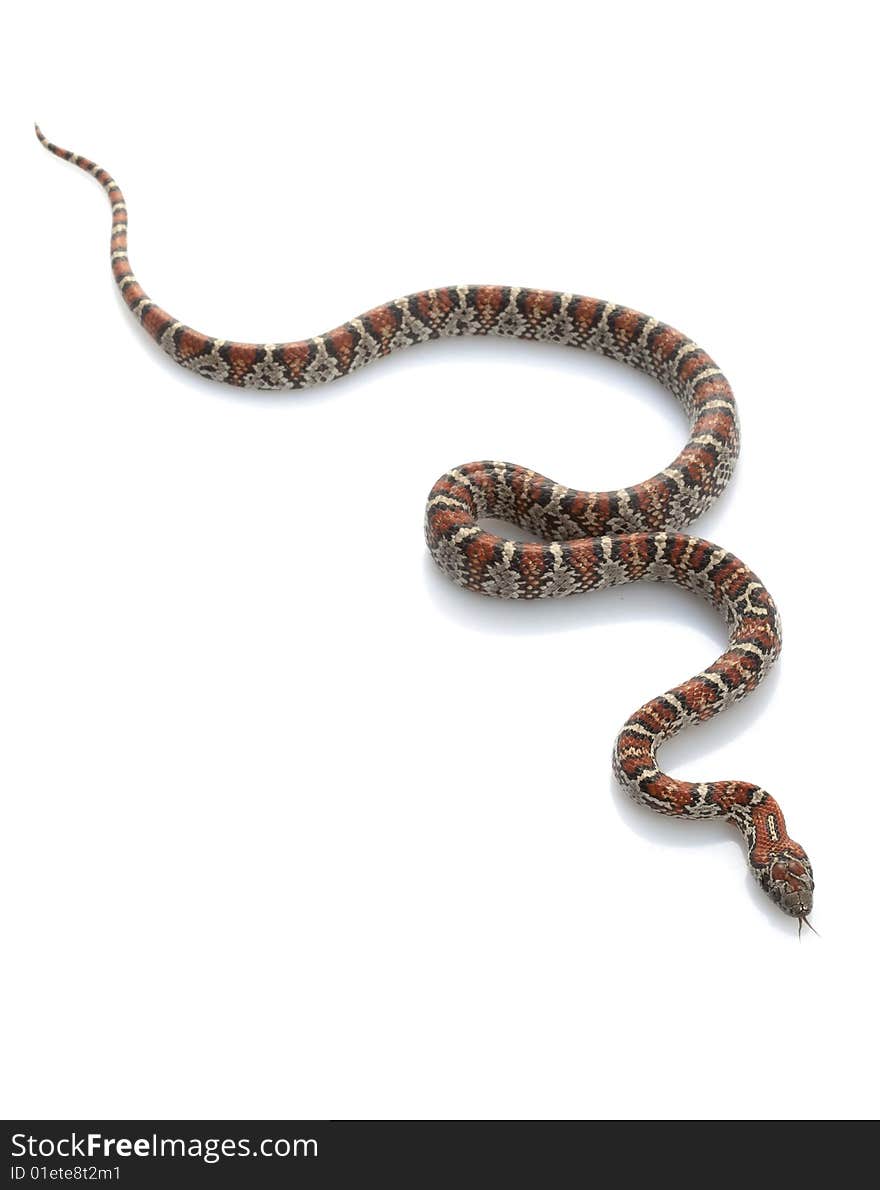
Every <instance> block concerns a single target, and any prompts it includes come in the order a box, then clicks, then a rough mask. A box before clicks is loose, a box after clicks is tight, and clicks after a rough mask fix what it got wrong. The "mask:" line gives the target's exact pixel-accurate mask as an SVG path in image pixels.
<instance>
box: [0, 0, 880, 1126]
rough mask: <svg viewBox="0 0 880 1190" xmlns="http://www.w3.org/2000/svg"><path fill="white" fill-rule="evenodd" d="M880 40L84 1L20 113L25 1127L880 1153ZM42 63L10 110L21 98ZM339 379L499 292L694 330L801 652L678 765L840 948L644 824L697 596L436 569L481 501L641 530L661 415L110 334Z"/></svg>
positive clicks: (517, 18)
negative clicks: (295, 1127)
mask: <svg viewBox="0 0 880 1190" xmlns="http://www.w3.org/2000/svg"><path fill="white" fill-rule="evenodd" d="M869 7H870V6H868V5H866V4H865V5H862V4H847V3H838V4H835V5H833V6H831V7H829V6H826V5H814V4H803V3H798V4H773V3H770V4H768V3H761V4H754V5H750V4H741V5H737V6H733V5H727V4H725V5H721V4H714V5H713V4H683V3H671V4H663V5H655V4H628V5H607V4H601V5H600V4H593V3H584V4H575V3H568V4H567V3H557V4H553V5H535V4H532V3H530V4H516V3H507V4H497V5H496V4H479V3H468V4H461V3H455V2H450V0H444V2H443V3H442V4H441V5H417V4H413V3H398V2H394V3H377V4H362V3H358V4H354V3H336V4H334V5H332V6H329V5H319V4H317V3H313V4H302V5H288V6H282V5H278V6H275V5H273V4H264V3H260V2H257V0H254V2H251V3H250V4H248V5H241V4H232V3H214V4H210V5H204V6H201V5H200V6H196V5H189V6H187V5H174V6H168V7H167V8H165V9H162V8H160V9H156V7H155V6H152V7H149V6H143V5H127V6H125V5H123V6H121V5H119V4H116V3H114V4H106V5H105V4H94V3H93V4H79V5H76V6H69V5H62V4H53V3H48V4H47V3H44V4H41V5H39V6H32V8H33V10H34V12H35V13H38V16H36V17H35V18H34V24H33V25H31V26H30V27H29V26H26V25H25V24H22V25H21V26H20V28H19V29H18V30H15V29H13V30H12V34H14V36H13V37H12V40H11V42H10V45H11V46H12V51H13V52H12V59H13V60H11V61H10V63H9V64H8V68H7V70H6V77H5V80H4V84H3V85H4V88H5V90H6V95H5V97H4V103H3V113H4V114H3V123H4V137H3V143H4V145H5V150H6V160H7V165H8V167H9V168H8V175H7V182H6V185H5V186H4V193H5V196H6V201H7V204H8V205H7V208H6V209H7V215H6V218H5V246H4V274H5V276H4V285H3V290H4V295H3V302H4V306H5V308H6V312H5V314H4V318H3V325H4V327H5V331H4V344H3V372H4V379H3V406H2V407H3V429H2V443H0V485H2V486H0V497H2V574H3V577H2V590H0V600H2V607H0V624H2V650H3V653H2V678H0V681H2V728H3V744H2V750H0V766H2V773H0V776H2V792H3V798H4V804H5V808H4V812H3V820H2V821H3V835H4V845H3V865H2V867H3V873H2V876H3V884H4V886H5V889H4V892H3V898H2V903H3V906H4V916H5V918H6V926H5V936H6V939H7V942H6V944H5V945H4V948H3V949H4V952H5V959H4V963H5V975H4V978H3V993H2V994H3V999H4V1012H3V1026H4V1030H5V1032H6V1037H5V1039H4V1044H3V1055H4V1056H3V1079H2V1082H3V1098H2V1103H0V1108H2V1111H3V1114H5V1115H11V1114H15V1115H18V1116H34V1117H46V1116H53V1115H55V1116H66V1117H78V1116H89V1115H92V1116H98V1117H111V1118H112V1117H115V1118H120V1117H121V1118H125V1117H143V1116H149V1115H155V1116H163V1117H175V1116H178V1117H186V1116H204V1117H209V1118H210V1117H231V1118H238V1117H248V1116H252V1117H260V1116H263V1117H279V1118H284V1117H297V1116H310V1117H325V1116H337V1117H348V1116H367V1117H396V1116H404V1117H433V1116H440V1117H451V1116H464V1117H472V1116H489V1117H531V1116H539V1117H544V1116H564V1117H593V1116H600V1117H605V1116H610V1117H654V1116H660V1117H669V1116H676V1117H734V1118H739V1117H750V1116H757V1117H822V1116H831V1117H846V1116H857V1117H864V1116H872V1115H876V1113H877V1110H878V1092H877V1077H876V1069H877V1067H876V1063H877V1059H878V1017H877V1012H876V996H877V974H878V971H877V957H876V955H877V948H876V941H877V912H878V881H880V872H878V851H880V810H878V797H877V765H876V761H875V759H874V745H875V740H876V735H877V729H876V725H875V723H874V717H875V715H876V710H877V701H876V690H877V682H876V663H877V657H876V614H875V591H876V587H875V585H874V584H875V579H874V573H875V568H876V559H877V553H876V496H875V492H876V488H875V485H874V480H875V475H876V453H875V450H874V445H873V444H874V442H875V441H876V438H875V434H876V430H877V395H878V393H877V373H876V370H875V368H874V367H873V360H874V356H875V354H876V350H877V344H876V329H875V328H876V325H877V316H878V309H877V301H876V294H877V290H876V273H877V265H878V257H877V242H876V238H875V227H874V221H875V214H876V203H877V193H876V189H875V187H874V182H873V177H872V176H871V172H870V171H871V170H872V169H873V166H874V164H875V162H876V117H877V94H876V90H875V89H874V87H873V85H872V84H871V82H870V75H871V74H872V73H873V70H874V63H873V60H872V55H871V54H870V53H869V50H870V47H871V45H872V44H874V39H873V36H872V32H871V30H870V29H869V28H868V13H869ZM16 55H18V56H17V58H16ZM34 118H37V119H39V120H40V122H41V123H42V126H43V128H44V130H45V132H46V133H47V135H48V136H49V137H50V139H52V140H55V141H56V142H58V143H60V144H62V145H65V146H67V147H70V148H72V149H74V150H76V151H77V152H79V153H82V154H84V155H88V156H91V157H93V158H94V159H96V160H98V161H99V162H100V163H101V164H103V165H106V167H107V168H108V169H110V170H111V171H112V172H113V173H114V175H115V177H116V178H117V179H118V180H119V182H120V183H121V185H122V187H123V189H124V191H125V194H126V198H127V199H128V204H129V212H130V218H131V237H130V244H131V256H132V260H133V263H134V266H135V268H136V270H137V272H138V274H139V278H140V280H141V281H142V283H143V284H144V286H145V288H146V289H147V292H148V293H150V294H151V295H152V296H153V297H154V298H155V299H156V300H157V301H159V302H160V303H161V304H162V305H164V306H165V307H166V308H167V309H169V310H171V311H172V312H173V313H174V314H175V315H177V316H178V317H180V318H182V319H184V320H185V321H187V322H189V323H190V324H191V325H193V326H196V327H198V328H200V329H202V330H205V331H207V332H208V333H210V334H217V335H222V336H225V337H229V338H243V339H265V340H281V339H285V338H297V337H304V336H308V335H311V334H315V333H318V332H320V331H323V330H326V329H329V328H330V327H332V326H335V325H337V324H338V323H339V322H341V321H343V320H345V319H347V318H349V317H351V316H353V315H355V314H357V313H359V312H361V311H362V310H364V309H366V308H368V307H370V306H372V305H375V304H377V303H378V302H380V301H384V300H386V299H389V298H392V297H394V296H397V295H399V294H403V293H407V292H411V291H413V290H417V289H421V288H425V287H427V286H431V285H441V284H447V283H454V282H460V281H468V282H472V281H476V282H485V283H489V282H491V283H502V284H503V283H506V284H521V285H533V286H541V287H546V288H555V289H561V290H574V291H575V292H581V293H589V294H595V295H598V296H600V297H605V298H609V299H613V300H615V301H619V302H623V303H626V304H628V305H632V306H635V307H637V308H639V309H643V310H647V311H649V312H650V313H652V314H654V315H656V316H657V317H659V318H662V319H664V320H666V321H668V322H671V323H672V324H673V325H676V326H679V327H681V328H682V329H683V330H685V331H686V332H687V333H688V334H690V335H692V336H693V337H694V338H695V339H696V340H697V341H698V342H699V343H701V344H702V345H704V346H705V347H706V349H707V350H708V351H709V352H710V353H711V354H712V355H713V356H714V357H715V358H716V359H717V360H718V362H719V363H720V365H721V366H722V368H723V369H724V370H725V372H726V373H727V375H728V376H729V378H730V380H731V382H732V383H733V386H734V389H735V391H736V393H737V395H738V398H739V401H740V408H741V416H742V423H743V431H744V436H743V454H742V458H741V462H740V465H739V468H738V470H737V473H736V477H735V480H734V482H733V484H732V485H731V487H730V489H729V490H728V491H727V493H726V494H725V496H724V497H723V498H722V500H721V502H720V503H719V504H718V506H717V507H716V508H714V509H713V510H712V511H710V512H709V513H708V514H707V515H706V516H705V517H704V518H703V519H702V520H701V521H700V522H698V531H699V532H700V533H702V534H704V535H706V536H708V537H710V538H712V539H714V540H717V541H719V542H722V543H723V544H724V545H725V546H726V547H727V548H729V549H732V550H733V551H734V552H736V553H738V554H740V555H741V556H742V557H744V558H745V559H746V560H747V561H748V562H749V564H750V565H752V566H753V567H754V568H755V569H756V570H757V571H758V573H759V574H760V575H761V576H762V577H763V578H764V580H765V581H766V582H767V585H768V586H769V588H770V590H771V591H772V592H773V594H774V596H775V597H776V599H777V601H778V603H779V605H780V608H781V610H782V615H783V624H784V627H785V638H786V639H785V649H784V651H783V657H782V660H781V662H780V665H779V666H778V668H777V669H776V671H775V672H774V673H773V675H772V676H771V678H770V679H769V680H768V681H767V682H766V684H765V685H764V686H763V687H762V688H761V690H760V691H759V692H758V693H757V694H756V695H754V696H753V697H752V698H750V699H749V700H748V702H747V703H745V704H742V705H741V706H739V707H738V708H736V709H734V710H731V711H730V712H729V713H727V714H724V715H723V716H721V717H720V718H719V719H717V720H715V721H714V722H713V723H711V724H709V725H707V726H705V727H703V728H701V729H697V730H695V731H691V732H688V733H686V735H685V736H683V737H681V738H680V739H678V740H677V741H675V742H674V743H672V744H671V745H669V746H668V747H667V748H666V749H665V750H664V752H663V754H662V758H663V761H664V763H665V766H666V767H667V768H668V769H669V770H670V771H671V772H672V773H674V774H675V775H678V776H682V777H688V778H692V779H697V780H699V779H712V778H717V777H721V778H733V777H737V778H743V779H748V780H754V781H757V782H759V783H761V784H764V785H765V786H766V787H767V788H769V789H770V790H771V792H773V793H774V794H775V795H776V796H777V797H778V798H779V800H780V802H781V803H782V805H783V807H784V810H785V812H786V815H787V817H788V822H789V826H790V829H791V831H792V834H793V835H794V837H795V838H797V839H798V840H799V841H801V842H802V843H803V844H804V845H805V846H806V847H807V849H808V851H809V854H810V856H811V858H812V861H813V863H814V866H815V871H816V879H817V895H816V908H815V914H814V919H813V920H814V924H815V925H816V928H817V929H818V930H819V931H820V933H821V937H820V938H816V937H814V936H812V935H808V936H805V937H804V938H803V939H802V940H801V941H800V942H798V939H797V931H796V928H795V925H794V923H792V922H791V921H790V920H789V919H786V918H784V917H783V916H782V915H781V914H780V913H779V912H778V910H776V909H775V908H774V907H773V906H772V905H771V904H770V902H769V901H768V900H767V899H766V898H765V897H764V895H763V894H762V893H761V892H760V890H759V889H758V888H757V886H755V885H754V884H753V882H752V880H751V877H750V875H749V873H748V871H747V868H746V865H745V863H744V852H743V848H742V846H741V844H740V841H739V836H738V834H737V833H736V832H735V831H734V830H733V829H732V828H731V827H728V826H726V825H724V824H722V823H703V824H699V823H696V824H692V825H683V824H681V823H677V822H675V821H669V820H664V819H662V818H660V817H659V816H656V815H652V814H651V813H649V812H648V811H645V810H642V809H639V808H637V807H635V806H633V805H630V804H629V803H628V802H627V801H626V800H625V798H624V796H623V795H622V794H621V793H620V792H619V791H618V790H617V789H616V787H615V786H614V784H613V781H612V778H611V776H610V754H611V746H612V742H613V739H614V736H615V733H616V731H617V729H618V727H619V726H620V724H621V723H622V722H623V720H624V719H625V718H626V716H627V715H628V714H629V713H630V712H631V711H632V710H633V709H634V708H635V707H636V706H638V705H639V704H640V703H641V702H643V701H644V700H646V699H647V698H649V697H651V696H653V695H654V694H656V693H659V692H660V691H661V690H663V689H666V688H667V687H668V686H669V685H671V684H673V683H675V682H677V681H680V680H682V679H684V678H686V677H687V676H688V675H690V674H692V673H694V672H696V671H698V670H699V669H701V668H702V667H703V666H705V665H706V664H707V663H708V662H710V661H711V660H712V659H713V658H714V657H715V656H716V655H717V654H718V653H720V652H721V651H722V650H723V647H724V643H725V634H724V629H723V625H722V623H721V622H720V620H719V619H718V618H717V617H716V615H715V614H714V613H713V612H712V611H711V610H710V609H709V608H708V607H706V606H703V605H702V604H701V603H700V602H699V601H697V600H695V599H694V598H693V597H689V596H688V595H686V594H684V593H682V592H679V591H678V590H674V589H664V588H660V587H657V586H645V587H644V588H640V587H632V588H628V589H622V590H621V589H617V590H613V591H610V592H605V593H602V594H598V595H595V596H593V597H583V598H577V599H572V600H569V601H560V602H554V603H547V604H524V605H509V604H503V603H500V602H496V601H492V600H489V599H481V598H479V597H478V596H475V595H472V594H468V593H465V592H462V591H459V590H457V589H455V588H453V587H452V586H451V585H450V584H449V583H448V582H447V581H446V580H445V579H444V577H443V576H442V575H441V574H440V573H439V572H437V571H436V570H435V569H434V567H433V566H432V563H431V561H430V558H429V557H428V555H427V552H426V550H425V547H424V544H423V540H422V527H421V526H422V513H423V506H424V499H425V496H426V494H427V492H428V490H429V488H430V486H431V484H432V482H433V481H434V479H435V478H436V477H437V476H438V475H439V474H440V473H442V472H443V471H445V470H446V469H447V468H448V467H450V466H453V465H457V464H460V463H463V462H466V461H468V460H472V459H481V458H486V457H489V458H504V459H510V460H514V461H517V462H521V463H523V464H526V465H528V466H531V467H534V468H536V469H538V470H540V471H542V472H544V473H545V474H548V475H550V476H552V477H553V478H554V479H557V480H559V481H560V482H564V483H568V484H572V485H576V486H581V487H592V488H605V487H618V486H621V485H624V484H630V483H633V482H636V481H638V480H641V479H644V478H646V477H647V476H648V475H650V474H652V473H653V472H654V471H656V470H657V469H658V468H659V467H661V466H663V465H665V464H666V463H667V462H668V461H669V460H670V459H671V458H672V457H673V456H674V455H675V454H676V452H677V451H678V449H679V448H680V446H681V444H682V443H683V442H684V440H685V436H686V423H685V419H684V417H683V415H682V413H681V411H680V410H679V409H678V408H677V407H676V406H675V404H674V402H673V401H672V400H671V398H669V397H668V395H667V394H666V393H664V392H663V391H662V390H661V389H659V388H658V387H657V386H655V385H654V384H653V383H651V382H650V381H648V380H646V379H643V378H640V377H639V376H637V375H635V374H633V373H630V372H629V371H628V370H627V369H625V368H621V367H620V366H618V365H615V364H613V363H610V362H608V361H604V360H601V359H595V358H590V357H587V356H585V355H583V354H581V353H576V352H566V351H565V350H563V349H553V348H549V347H546V346H541V345H522V344H517V343H510V342H498V341H492V342H485V341H470V342H468V341H458V342H447V343H440V344H431V345H428V346H426V347H423V348H420V349H417V350H414V351H411V352H409V353H406V354H404V355H402V356H399V357H397V358H394V359H391V360H387V361H384V362H382V363H380V364H379V365H377V366H374V367H371V368H369V369H367V370H366V371H364V372H361V373H360V374H358V375H357V376H354V377H352V378H350V379H348V380H345V381H343V382H341V383H339V384H337V385H334V386H331V387H329V388H325V389H321V390H320V391H318V392H312V393H309V394H305V395H294V394H289V395H275V396H271V395H254V394H246V393H240V392H236V391H234V390H232V389H229V388H224V387H222V386H216V385H211V384H209V383H207V382H204V381H201V380H199V379H198V378H196V377H194V376H192V375H190V374H188V373H186V372H184V371H182V370H181V369H179V368H176V367H175V366H174V365H173V364H171V363H170V362H169V361H167V360H166V359H165V357H164V356H163V355H162V354H161V353H160V352H159V351H158V350H157V349H156V348H155V347H154V346H153V345H152V344H151V343H150V341H149V340H148V339H147V337H146V336H145V335H144V334H143V332H142V331H140V330H139V329H138V328H137V327H136V325H135V323H134V321H133V320H132V319H131V317H130V315H129V314H128V313H127V311H126V310H125V308H124V306H123V304H122V302H121V300H120V299H119V297H118V296H117V294H116V293H115V292H114V289H113V286H112V283H111V280H110V275H109V268H108V261H107V255H108V239H109V212H108V209H107V203H106V199H105V198H104V196H103V194H102V193H101V191H100V189H99V188H98V187H97V186H96V185H95V183H94V181H93V180H91V179H90V178H88V177H87V176H86V175H84V174H82V173H80V172H78V171H77V170H75V169H73V168H72V167H70V166H65V165H64V164H63V163H62V162H59V161H58V160H55V159H53V158H51V157H49V156H48V155H47V154H46V153H44V152H43V151H42V150H41V149H40V147H39V145H38V144H37V142H36V140H35V139H34V138H33V134H32V131H31V127H30V122H31V120H32V119H34Z"/></svg>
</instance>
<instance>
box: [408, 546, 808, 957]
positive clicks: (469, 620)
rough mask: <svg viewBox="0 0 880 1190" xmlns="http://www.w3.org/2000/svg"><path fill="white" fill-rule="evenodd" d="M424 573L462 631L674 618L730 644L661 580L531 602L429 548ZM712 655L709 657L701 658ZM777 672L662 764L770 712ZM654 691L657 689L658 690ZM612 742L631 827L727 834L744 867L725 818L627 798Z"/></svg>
mask: <svg viewBox="0 0 880 1190" xmlns="http://www.w3.org/2000/svg"><path fill="white" fill-rule="evenodd" d="M485 524H486V527H487V528H490V529H492V530H493V531H496V525H495V523H494V522H493V523H491V524H490V523H489V522H485ZM497 531H498V532H504V533H506V534H507V535H508V536H519V537H524V535H521V534H518V533H517V532H516V531H515V530H512V529H511V527H510V526H504V527H501V525H500V523H499V524H498V528H497ZM424 579H425V584H426V586H427V589H428V592H429V596H430V598H431V600H432V602H433V603H434V604H435V606H436V607H437V609H438V611H439V612H440V613H441V614H443V615H445V616H447V617H449V618H450V619H453V620H455V621H456V622H457V623H458V624H459V625H460V626H461V627H462V628H463V629H464V630H466V631H471V632H477V633H480V634H486V633H500V634H502V635H506V636H523V635H529V636H530V635H534V634H536V633H537V634H544V633H552V634H557V633H560V632H575V631H577V632H578V633H581V634H583V636H584V638H585V641H586V640H587V639H588V638H589V635H590V633H598V632H601V631H602V630H603V628H608V627H611V626H614V625H624V626H626V625H629V626H632V625H633V624H636V623H638V622H642V623H651V624H654V625H656V626H657V628H658V630H663V629H664V628H666V627H668V626H669V625H670V624H676V623H677V624H681V625H687V626H688V627H689V628H691V629H693V628H694V627H697V628H698V629H701V630H702V631H703V632H704V634H705V636H706V637H707V638H708V639H709V641H710V642H711V643H710V645H709V649H710V652H711V649H712V647H713V646H717V653H718V654H720V653H722V652H723V651H724V649H725V648H726V646H727V632H726V628H725V625H724V622H723V621H722V620H721V618H720V616H719V615H718V613H717V612H716V611H715V610H714V609H713V608H711V607H710V606H709V605H708V604H706V603H704V602H703V601H702V600H701V599H699V598H696V597H695V596H694V595H692V594H690V593H689V592H686V591H681V590H679V589H678V588H675V587H667V586H661V585H660V584H658V583H633V584H631V585H629V586H626V587H617V588H612V589H610V590H606V591H593V592H590V593H589V595H588V596H587V597H581V598H578V597H575V598H570V599H552V600H550V599H548V600H546V601H544V600H535V601H534V602H532V601H520V600H499V599H489V598H485V597H481V596H479V595H477V594H475V593H474V592H472V591H465V590H462V589H461V588H460V587H456V586H454V585H453V584H452V583H450V582H449V580H448V579H447V578H446V576H445V575H443V574H442V573H441V572H440V571H439V570H438V568H437V566H436V564H435V563H434V561H433V560H432V559H431V557H430V556H429V555H427V554H426V556H425V561H424ZM709 660H710V658H709V657H707V659H706V663H708V661H709ZM698 664H699V663H698ZM694 672H696V667H695V669H694ZM681 676H683V675H678V674H676V675H670V684H671V683H672V682H673V681H676V680H678V679H679V677H681ZM778 680H779V671H778V667H774V668H773V669H772V670H771V671H770V673H769V674H768V675H767V678H766V679H765V680H764V681H763V682H762V683H761V685H760V686H759V687H758V689H757V690H756V691H755V692H754V693H752V694H750V695H749V697H748V698H747V699H745V700H743V701H742V702H740V703H736V704H735V705H734V706H732V707H730V708H728V709H727V710H726V711H725V712H724V713H723V714H722V715H719V716H717V718H715V719H711V720H709V721H708V722H706V723H701V724H699V725H698V727H697V728H696V729H693V728H692V729H688V730H685V731H683V732H682V733H681V734H680V735H679V736H676V737H675V739H673V740H670V741H669V743H667V744H665V745H664V746H663V763H664V768H665V769H666V770H667V771H669V772H673V773H680V774H681V775H682V776H685V775H686V774H687V773H693V772H694V771H695V770H696V771H698V770H699V768H700V762H702V761H703V760H704V759H705V758H706V757H708V756H709V755H710V754H711V753H712V752H714V751H717V749H718V748H719V747H720V745H722V744H723V743H727V742H729V741H730V740H731V739H736V738H737V737H739V736H741V735H743V734H744V733H745V732H748V731H749V730H750V729H751V728H752V727H753V725H754V724H755V723H756V722H757V720H758V719H760V717H761V716H762V715H764V714H765V713H766V712H767V709H768V706H769V704H770V702H771V701H772V700H773V698H774V696H775V692H776V688H777V685H778ZM655 693H659V690H658V691H656V692H655ZM636 697H637V696H636ZM646 697H648V695H646ZM633 709H634V707H621V714H620V722H621V723H623V721H624V718H625V716H626V715H627V714H629V713H630V712H631V711H632V710H633ZM612 742H613V740H612V738H609V740H608V756H609V763H608V790H609V794H610V796H611V799H612V804H613V805H614V807H615V809H616V810H617V812H618V814H619V815H620V817H621V818H622V819H623V821H624V823H625V824H626V826H627V828H628V829H630V830H633V831H635V832H636V833H637V834H639V835H641V836H642V837H643V838H645V839H649V840H650V841H651V842H652V843H656V844H660V845H663V846H666V847H685V848H691V847H706V846H714V845H716V844H718V843H720V842H725V843H727V844H729V845H730V846H735V847H737V848H738V849H739V851H740V852H741V853H742V856H743V865H744V867H745V860H746V848H745V843H744V841H743V839H742V837H741V836H740V834H739V832H738V831H736V830H735V829H734V828H733V827H732V826H730V824H729V823H726V822H723V821H712V820H704V821H701V822H687V821H681V820H680V819H676V818H671V817H665V816H663V815H660V814H653V813H651V812H650V811H649V810H647V809H646V808H645V807H643V806H639V805H637V804H636V803H635V802H634V801H633V800H632V799H631V798H629V797H628V796H627V795H626V793H625V792H624V791H623V790H622V789H621V787H620V786H619V785H618V783H617V781H616V780H615V778H614V776H613V774H612V773H611V764H610V755H611V745H612ZM743 879H744V883H745V887H746V890H747V893H748V895H749V897H750V899H751V901H752V903H753V904H754V905H755V907H756V908H757V909H758V911H759V912H760V913H761V915H762V916H763V917H764V919H765V920H766V921H767V922H768V924H769V925H770V926H772V928H773V929H774V930H777V931H779V932H780V933H784V934H785V935H786V936H787V937H789V938H796V937H797V931H796V929H794V928H793V923H792V921H791V920H790V919H788V918H786V917H785V916H784V915H783V914H782V913H780V911H779V909H778V908H777V907H776V906H775V905H773V904H772V903H771V901H770V900H769V898H768V897H767V895H766V894H765V893H764V892H763V891H762V889H761V888H760V887H759V886H758V884H757V882H756V881H755V880H754V878H753V877H752V875H751V873H750V872H749V871H748V869H747V868H746V870H745V871H744V872H743Z"/></svg>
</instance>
